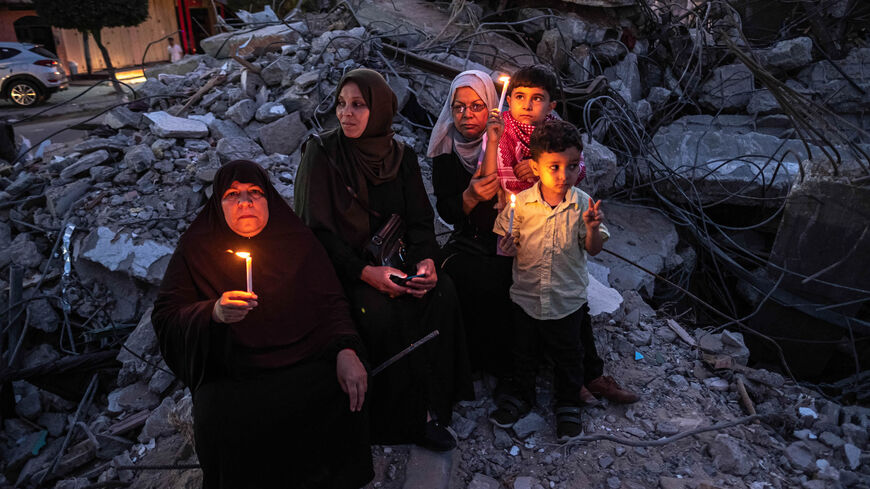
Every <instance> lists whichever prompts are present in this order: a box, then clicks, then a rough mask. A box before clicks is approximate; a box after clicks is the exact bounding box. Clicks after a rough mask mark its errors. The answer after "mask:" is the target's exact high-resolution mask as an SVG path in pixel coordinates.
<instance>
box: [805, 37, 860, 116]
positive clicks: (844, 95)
mask: <svg viewBox="0 0 870 489" xmlns="http://www.w3.org/2000/svg"><path fill="white" fill-rule="evenodd" d="M834 63H837V65H838V66H839V68H840V70H843V73H845V75H846V76H843V73H840V70H838V69H837V68H836V67H834V66H832V65H831V62H829V61H827V60H823V61H818V62H816V63H813V64H812V65H810V66H808V67H806V68H804V69H803V70H801V72H800V73H799V74H798V76H797V79H798V80H800V81H801V82H803V83H804V85H806V87H807V88H809V89H810V90H812V91H813V92H814V93H816V94H818V97H819V98H820V99H821V100H824V101H825V104H826V105H827V106H828V107H830V108H831V109H832V110H834V111H836V112H838V113H855V112H861V111H866V110H867V109H870V97H867V96H866V93H868V92H870V48H855V49H853V50H852V51H850V52H849V54H848V55H847V56H846V58H845V59H843V60H839V61H834ZM847 76H848V77H849V80H851V82H854V83H855V84H857V85H858V87H860V88H861V90H864V93H861V92H860V91H859V90H857V89H856V88H855V87H854V86H852V83H851V82H850V81H849V80H847V79H846V77H847Z"/></svg>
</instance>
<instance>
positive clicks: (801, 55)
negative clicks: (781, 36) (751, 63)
mask: <svg viewBox="0 0 870 489" xmlns="http://www.w3.org/2000/svg"><path fill="white" fill-rule="evenodd" d="M755 54H756V55H757V56H758V57H759V59H760V60H761V63H762V64H763V65H764V66H765V67H766V68H768V69H771V68H772V69H774V70H782V71H789V70H793V69H795V68H802V67H804V66H807V65H808V64H810V63H812V61H813V40H812V39H810V38H809V37H796V38H794V39H787V40H784V41H779V42H777V43H776V44H774V45H773V46H771V47H770V48H769V49H763V50H756V51H755Z"/></svg>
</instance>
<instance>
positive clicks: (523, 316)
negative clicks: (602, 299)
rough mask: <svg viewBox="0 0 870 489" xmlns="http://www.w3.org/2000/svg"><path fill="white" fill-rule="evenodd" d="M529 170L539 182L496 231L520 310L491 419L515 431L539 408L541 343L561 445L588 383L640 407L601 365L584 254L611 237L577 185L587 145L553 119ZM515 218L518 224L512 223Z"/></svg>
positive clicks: (575, 432)
mask: <svg viewBox="0 0 870 489" xmlns="http://www.w3.org/2000/svg"><path fill="white" fill-rule="evenodd" d="M529 147H530V150H531V160H530V166H531V169H532V171H533V172H534V174H535V176H536V177H539V181H538V182H537V183H536V184H535V185H534V186H532V187H531V188H528V189H526V190H523V191H522V192H519V193H518V194H517V195H516V197H517V199H516V207H515V208H512V207H510V206H506V207H505V208H504V209H503V210H502V212H501V213H500V214H499V216H498V218H497V219H496V221H495V226H494V228H493V231H494V232H495V233H496V234H498V235H501V236H503V237H504V238H503V239H502V240H501V242H500V246H501V249H502V251H503V252H504V253H506V254H508V255H512V256H515V258H514V265H513V285H512V286H511V289H510V296H511V300H512V301H513V302H514V310H515V336H514V350H513V352H512V353H513V357H514V368H515V374H514V375H515V377H514V379H513V382H512V383H511V386H510V387H509V388H508V391H506V392H507V393H506V394H505V395H502V396H500V398H499V399H497V400H496V404H497V406H498V409H496V410H495V411H493V412H492V414H491V415H490V419H491V420H492V422H493V423H495V424H496V425H498V426H501V427H510V426H513V424H514V423H515V422H516V421H517V420H519V419H520V417H522V416H523V415H525V413H527V412H528V411H529V410H530V409H531V405H532V404H534V401H535V371H536V362H535V360H536V350H537V345H538V344H539V343H541V344H542V346H543V350H544V351H545V352H546V353H547V354H548V355H549V356H550V358H551V359H552V360H553V363H554V371H555V376H556V379H555V380H556V382H555V400H556V406H555V412H556V434H557V437H558V439H559V441H561V442H565V441H570V440H573V439H576V438H578V437H579V436H581V435H582V426H581V423H580V411H581V406H582V405H583V404H584V403H585V402H584V399H583V398H582V396H581V390H583V387H584V384H585V386H586V387H587V388H588V389H589V391H591V392H592V393H593V394H597V395H599V396H602V397H605V398H607V399H609V400H612V401H615V402H623V403H630V402H635V401H637V399H638V397H637V395H636V394H634V393H632V392H630V391H627V390H624V389H622V388H621V387H620V386H619V385H618V384H617V383H616V382H615V381H614V380H613V378H611V377H607V376H604V375H602V374H603V370H604V368H603V367H604V362H603V360H601V358H600V357H599V356H598V353H597V351H596V349H595V343H594V337H593V335H592V325H591V320H590V318H589V305H588V304H587V301H586V288H587V286H588V284H589V274H588V273H587V270H586V255H587V254H590V255H597V254H598V253H599V252H600V251H601V249H602V247H603V245H604V241H606V240H607V238H608V237H609V236H610V234H609V232H608V231H607V227H606V226H604V224H603V223H602V221H603V219H604V213H603V211H602V210H601V201H598V202H597V203H593V202H592V199H591V198H590V197H589V195H587V194H586V193H585V192H583V191H582V190H580V189H578V188H576V187H575V186H574V184H575V182H577V177H578V176H579V174H580V169H581V166H580V165H581V164H580V152H581V151H582V149H583V143H582V142H581V139H580V134H579V133H578V131H577V129H576V128H575V127H574V126H573V125H571V124H570V123H568V122H565V121H558V120H551V121H546V122H544V123H543V124H541V125H540V126H538V127H537V128H536V129H535V131H534V133H532V136H531V139H530V142H529ZM511 213H513V214H514V215H513V219H511Z"/></svg>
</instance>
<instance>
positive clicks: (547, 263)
mask: <svg viewBox="0 0 870 489" xmlns="http://www.w3.org/2000/svg"><path fill="white" fill-rule="evenodd" d="M540 188H541V183H540V181H539V182H538V183H536V184H535V185H534V186H533V187H531V188H529V189H526V190H523V191H522V192H520V193H518V194H517V204H516V209H515V210H514V225H513V237H514V240H516V241H517V243H518V247H517V256H516V257H515V258H514V266H513V282H514V283H513V285H512V286H511V289H510V296H511V300H512V301H514V303H516V304H517V305H519V306H520V307H522V308H523V310H524V311H526V313H527V314H528V315H529V316H531V317H533V318H535V319H560V318H563V317H565V316H567V315H569V314H571V313H573V312H575V311H577V310H578V309H580V308H581V307H583V304H586V288H587V287H588V285H589V274H588V272H587V271H586V224H585V223H584V222H583V212H585V211H586V210H587V209H588V208H589V195H588V194H586V192H583V191H582V190H580V189H578V188H577V187H571V188H569V189H568V192H567V193H566V194H565V199H564V200H562V202H560V203H559V205H557V206H556V207H550V204H548V203H547V202H546V201H545V200H544V197H543V196H542V195H541V189H540ZM510 209H511V208H510V206H509V205H508V206H505V208H504V209H502V211H501V212H500V213H499V215H498V217H497V218H496V220H495V225H494V226H493V232H495V233H496V234H498V235H500V236H505V235H507V234H508V227H509V221H510ZM599 229H600V230H601V236H602V238H603V239H604V240H605V241H606V240H607V239H608V238H609V237H610V233H609V232H608V231H607V227H605V226H604V224H601V227H600V228H599Z"/></svg>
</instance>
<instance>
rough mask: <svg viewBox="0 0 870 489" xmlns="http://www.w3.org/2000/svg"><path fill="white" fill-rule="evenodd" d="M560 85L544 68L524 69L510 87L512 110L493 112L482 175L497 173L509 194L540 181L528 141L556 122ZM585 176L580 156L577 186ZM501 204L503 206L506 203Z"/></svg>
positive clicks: (546, 68) (519, 71)
mask: <svg viewBox="0 0 870 489" xmlns="http://www.w3.org/2000/svg"><path fill="white" fill-rule="evenodd" d="M557 83H558V82H557V80H556V75H555V74H554V73H553V71H552V70H551V69H550V68H548V67H547V66H545V65H533V66H527V67H525V68H521V69H520V70H518V71H517V72H516V73H514V76H513V77H512V78H511V80H510V82H509V84H508V96H507V101H508V106H509V108H510V109H509V110H508V111H507V112H505V113H504V114H501V113H500V112H498V111H493V113H492V115H491V116H490V119H489V122H488V127H487V134H486V139H487V144H486V151H485V152H484V157H483V169H482V171H481V174H482V175H489V174H491V173H493V172H497V173H498V179H499V182H500V183H501V188H502V190H504V191H506V192H509V193H511V194H515V193H518V192H521V191H523V190H525V189H527V188H529V187H531V186H532V185H534V183H535V182H536V181H537V177H536V176H535V175H534V174H533V173H532V170H531V168H530V167H529V160H530V159H531V151H530V149H529V139H530V138H531V136H532V132H533V131H534V130H535V126H537V125H540V124H542V123H544V122H545V121H548V120H552V119H555V118H556V117H555V116H554V115H553V114H552V112H553V109H555V108H556V102H555V100H554V98H555V97H554V96H555V95H556V94H557V93H558V84H557ZM498 109H499V110H500V109H501V107H498ZM490 142H495V144H491V143H490ZM585 176H586V165H585V164H584V163H583V156H582V154H581V156H580V176H579V177H578V179H577V182H578V183H579V182H580V181H581V180H583V178H584V177H585ZM499 201H500V203H501V205H503V203H504V202H505V199H502V198H500V199H499Z"/></svg>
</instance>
